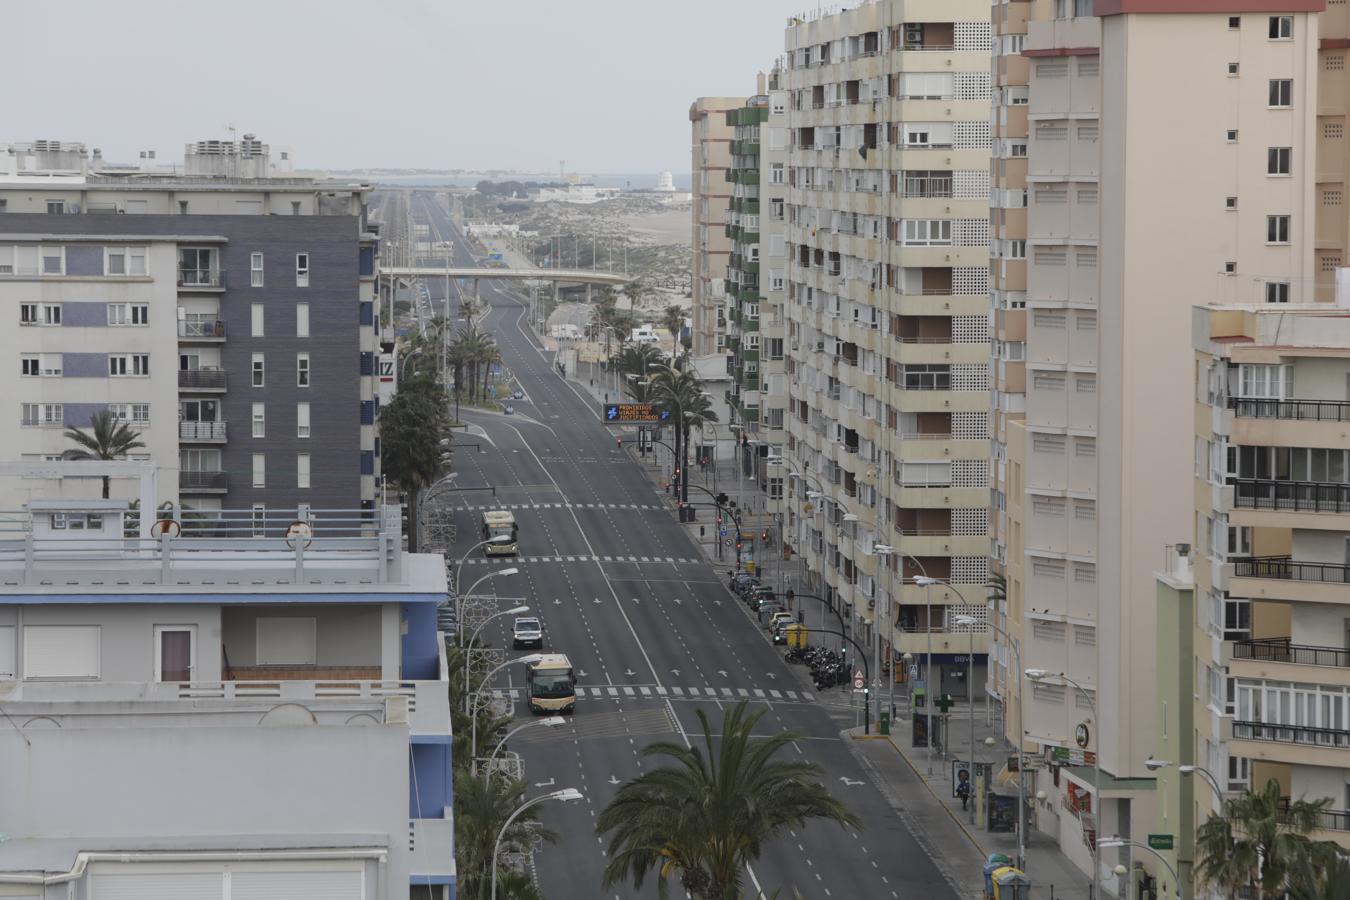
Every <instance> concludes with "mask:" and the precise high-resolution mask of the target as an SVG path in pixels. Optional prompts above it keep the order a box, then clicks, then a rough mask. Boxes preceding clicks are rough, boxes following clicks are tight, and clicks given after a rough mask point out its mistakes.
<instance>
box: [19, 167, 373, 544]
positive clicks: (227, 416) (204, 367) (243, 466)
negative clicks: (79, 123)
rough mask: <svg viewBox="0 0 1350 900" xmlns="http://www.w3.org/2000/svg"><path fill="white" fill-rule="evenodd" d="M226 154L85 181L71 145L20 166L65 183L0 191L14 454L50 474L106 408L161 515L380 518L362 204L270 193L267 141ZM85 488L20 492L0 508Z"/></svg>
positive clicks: (304, 182) (355, 193)
mask: <svg viewBox="0 0 1350 900" xmlns="http://www.w3.org/2000/svg"><path fill="white" fill-rule="evenodd" d="M226 144H227V145H222V144H221V143H220V142H204V143H203V144H194V145H189V146H188V148H187V149H188V152H187V157H186V159H187V161H186V165H185V174H182V175H162V174H155V173H151V172H142V171H139V170H128V171H124V172H119V173H118V174H115V175H107V174H96V173H93V172H91V171H90V170H89V167H88V163H87V161H85V162H84V163H82V164H81V163H80V162H79V159H78V158H79V157H80V154H81V153H82V152H83V151H82V149H80V150H75V151H71V150H69V149H68V148H69V145H64V146H65V147H66V148H67V149H63V150H62V151H61V153H60V154H56V153H55V151H44V153H43V154H36V155H31V158H30V163H31V162H32V160H37V161H38V162H44V161H46V162H52V163H54V164H57V165H60V166H61V167H62V172H64V173H65V174H63V175H62V174H59V173H58V174H54V175H52V176H51V177H40V176H38V175H36V174H34V173H35V172H38V171H43V170H41V169H39V168H37V167H36V164H32V165H27V166H26V168H25V172H27V174H19V175H15V176H14V177H12V178H10V177H5V176H3V175H0V211H3V214H0V307H3V308H4V310H5V314H6V315H7V316H8V317H9V318H8V320H7V322H8V324H9V326H10V327H8V328H4V329H0V335H5V336H3V337H0V360H3V361H4V364H5V365H6V366H10V367H12V368H10V369H9V371H10V372H11V375H12V378H11V379H10V382H9V383H10V384H11V385H12V389H11V390H10V391H8V392H6V394H5V397H4V399H3V400H0V421H5V422H8V423H10V426H11V428H12V430H11V432H10V434H11V441H10V443H9V445H8V446H7V454H8V455H9V456H11V457H17V458H23V459H29V460H54V459H59V458H60V456H61V455H62V453H63V452H65V451H67V450H69V449H71V447H72V444H71V442H70V441H69V440H68V439H67V438H66V437H65V436H64V430H65V429H66V428H69V427H79V428H86V429H87V428H88V426H89V424H90V419H91V416H92V415H93V414H94V413H95V412H97V411H99V410H111V411H112V412H113V413H114V414H115V416H116V417H117V418H118V419H120V420H123V421H126V422H127V423H128V424H129V425H130V426H131V427H132V428H133V429H135V430H136V431H137V432H139V433H140V440H141V442H142V443H144V445H145V446H144V448H142V449H139V450H135V451H133V453H132V454H131V456H130V458H132V459H148V460H152V461H153V462H154V463H155V465H156V466H158V467H159V469H160V472H161V477H160V478H159V479H158V485H159V496H158V497H157V503H178V502H181V503H183V504H184V505H185V506H187V507H191V508H194V509H216V508H221V507H251V508H262V507H267V506H271V507H278V508H282V509H287V508H289V509H295V508H300V507H310V508H314V509H324V508H332V509H343V508H350V507H354V506H364V507H365V508H368V509H372V508H374V505H375V498H376V478H377V468H378V460H377V457H378V453H377V452H376V449H377V447H376V435H375V414H376V399H375V378H376V374H375V351H376V349H377V347H376V341H377V333H378V330H379V321H378V316H377V315H376V312H375V299H376V278H377V275H376V255H377V247H378V239H377V235H376V234H375V233H374V231H373V230H372V226H369V225H368V224H367V222H366V216H365V197H366V194H367V192H368V188H367V187H366V186H365V185H355V184H345V183H334V182H328V181H322V180H314V179H308V178H284V177H272V176H270V175H268V174H266V173H268V172H269V171H270V170H271V164H270V163H269V161H268V160H269V156H268V148H267V147H266V145H261V144H258V143H257V142H256V141H251V142H249V143H247V144H246V145H241V146H240V147H237V148H233V149H231V147H232V145H228V142H226ZM77 146H78V145H77ZM53 156H56V157H58V158H56V159H50V158H51V157H53ZM67 157H69V158H67ZM81 165H83V166H84V168H83V169H81V168H80V166H81ZM233 172H239V173H242V174H239V175H235V174H231V173H233ZM169 350H172V351H173V352H167V351H169ZM86 488H87V485H81V484H79V483H78V482H75V481H69V482H67V483H65V484H64V485H62V484H61V483H60V482H59V480H55V479H52V478H44V479H30V480H26V481H22V482H14V483H11V484H9V485H7V486H6V490H7V491H8V493H7V494H6V495H5V496H4V497H3V498H0V499H4V500H5V505H8V506H17V505H19V504H20V503H22V502H23V501H25V500H27V499H29V498H33V497H44V496H45V497H51V496H66V497H72V496H80V495H82V492H85V491H86ZM83 495H85V496H88V494H87V492H85V493H83ZM283 524H285V523H283Z"/></svg>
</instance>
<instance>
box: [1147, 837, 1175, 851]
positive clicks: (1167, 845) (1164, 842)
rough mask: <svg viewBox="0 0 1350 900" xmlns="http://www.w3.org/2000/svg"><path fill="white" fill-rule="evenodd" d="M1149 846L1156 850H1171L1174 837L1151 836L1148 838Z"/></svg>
mask: <svg viewBox="0 0 1350 900" xmlns="http://www.w3.org/2000/svg"><path fill="white" fill-rule="evenodd" d="M1148 845H1149V846H1150V847H1152V848H1153V849H1154V850H1171V849H1172V835H1170V834H1150V835H1149V836H1148Z"/></svg>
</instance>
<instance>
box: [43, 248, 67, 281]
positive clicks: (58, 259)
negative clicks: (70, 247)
mask: <svg viewBox="0 0 1350 900" xmlns="http://www.w3.org/2000/svg"><path fill="white" fill-rule="evenodd" d="M42 274H43V275H64V274H66V248H65V247H43V248H42Z"/></svg>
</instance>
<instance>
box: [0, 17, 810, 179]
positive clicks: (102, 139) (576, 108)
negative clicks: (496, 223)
mask: <svg viewBox="0 0 1350 900" xmlns="http://www.w3.org/2000/svg"><path fill="white" fill-rule="evenodd" d="M4 5H5V13H4V19H5V24H4V30H5V32H6V34H8V35H9V36H10V37H11V40H9V41H7V42H6V67H7V69H8V70H9V71H11V72H15V73H19V72H23V73H28V75H27V77H24V78H22V79H19V80H14V81H13V83H14V86H15V88H16V89H15V90H11V91H7V92H6V93H5V98H4V101H3V103H0V125H3V130H2V131H0V143H3V142H9V141H14V142H26V141H31V140H35V139H39V138H49V139H56V140H70V141H84V142H85V143H86V144H87V145H88V146H89V147H90V148H93V147H99V148H101V149H102V150H103V156H104V158H105V159H107V160H109V161H117V162H129V161H132V160H134V159H136V158H137V157H138V156H139V152H140V151H141V150H148V149H153V150H155V151H156V153H157V156H158V159H159V161H161V162H171V161H181V159H182V154H183V145H184V144H186V143H188V142H193V141H198V140H206V139H213V138H214V139H228V138H229V137H230V132H229V130H228V126H230V125H233V126H234V127H235V128H236V130H237V133H238V134H239V135H241V136H242V135H243V134H246V133H249V134H255V135H257V136H258V138H259V139H261V140H262V141H264V142H265V143H268V144H271V145H272V146H273V147H274V148H282V147H285V148H289V149H290V150H291V152H292V159H293V160H294V161H295V164H296V165H297V167H301V168H310V167H313V168H358V167H359V168H373V167H406V168H437V169H449V168H461V169H479V170H481V169H487V168H494V169H518V170H535V171H548V172H556V171H557V170H558V164H559V161H560V160H566V164H567V170H568V171H569V172H572V171H575V172H582V173H607V172H612V173H623V172H635V173H636V172H655V171H660V170H665V169H669V170H672V171H682V170H687V169H688V167H689V119H688V110H689V104H690V102H691V101H692V100H693V99H694V98H695V97H699V96H707V95H712V96H746V95H750V94H753V93H754V91H755V74H756V72H758V71H761V70H765V71H766V70H767V69H768V68H769V67H770V66H771V65H772V64H773V62H774V60H775V59H776V58H777V57H778V56H779V55H780V54H781V53H782V51H783V29H784V26H785V24H786V21H787V18H788V16H789V15H792V14H794V13H798V12H800V11H801V10H802V9H805V8H807V7H814V6H815V5H816V4H815V3H812V2H809V0H377V2H370V0H229V2H213V3H206V2H202V0H119V2H117V3H107V2H97V3H96V2H93V0H68V2H65V3H54V2H45V0H42V2H29V3H14V2H7V0H6V2H4ZM25 35H26V36H27V37H24V36H25ZM21 84H22V85H24V87H22V88H20V85H21Z"/></svg>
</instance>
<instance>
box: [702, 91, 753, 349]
mask: <svg viewBox="0 0 1350 900" xmlns="http://www.w3.org/2000/svg"><path fill="white" fill-rule="evenodd" d="M744 105H745V98H743V97H700V98H698V99H697V100H695V101H694V103H693V104H692V105H691V106H690V107H689V122H690V128H691V136H692V144H691V151H690V164H691V172H692V180H691V182H690V184H691V190H692V191H693V201H692V212H691V218H692V222H691V227H692V231H691V240H690V244H691V246H692V248H693V260H692V272H691V278H692V286H693V295H694V302H693V308H692V318H693V340H694V346H693V354H694V355H695V356H700V357H702V356H712V355H714V354H721V353H725V352H726V332H727V307H726V277H727V263H728V262H729V261H730V257H731V239H730V238H728V237H727V230H726V225H727V210H728V209H729V208H730V206H731V196H732V183H731V182H729V181H728V180H727V171H728V170H729V169H730V168H731V141H732V136H733V134H734V127H733V126H731V125H729V124H727V115H726V114H727V112H729V111H730V110H734V109H740V108H741V107H742V106H744ZM749 190H750V186H747V187H746V189H745V190H743V191H742V195H745V194H746V193H747V192H748V191H749Z"/></svg>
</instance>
